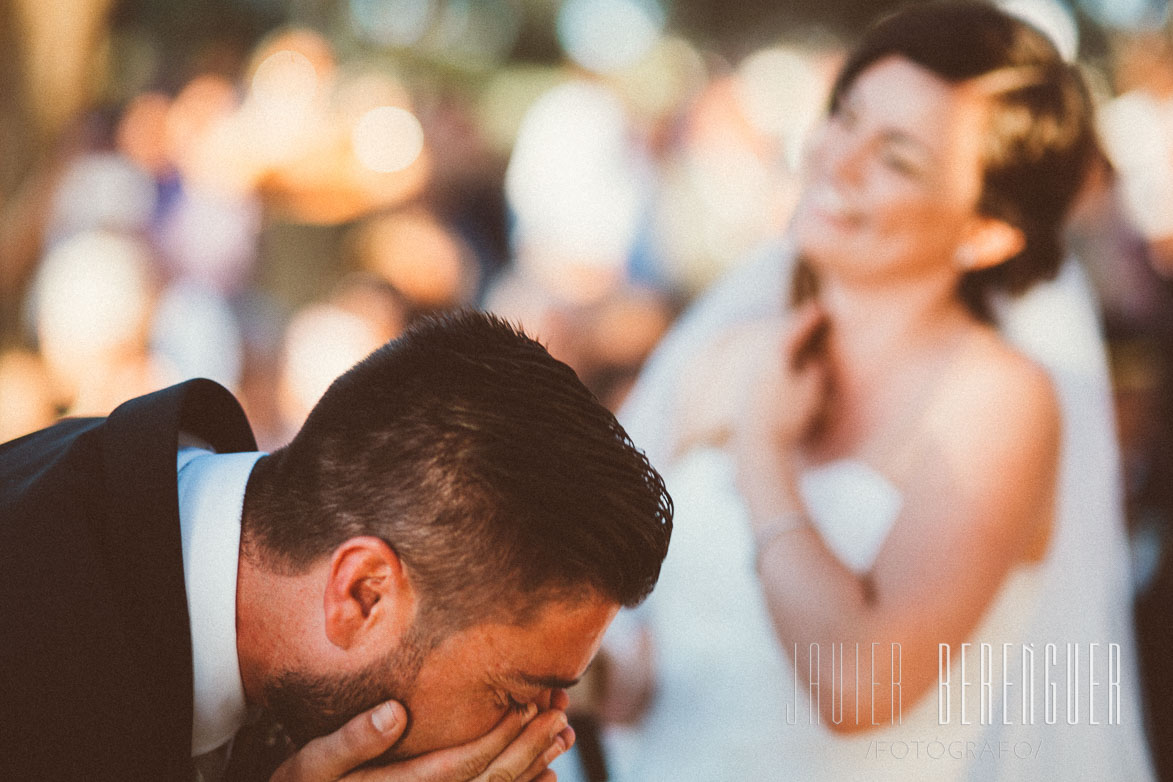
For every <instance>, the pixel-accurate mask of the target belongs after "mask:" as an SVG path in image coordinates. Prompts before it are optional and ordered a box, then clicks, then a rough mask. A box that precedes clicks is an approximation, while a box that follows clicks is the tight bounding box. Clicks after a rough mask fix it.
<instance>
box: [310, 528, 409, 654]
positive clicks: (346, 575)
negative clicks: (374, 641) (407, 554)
mask: <svg viewBox="0 0 1173 782" xmlns="http://www.w3.org/2000/svg"><path fill="white" fill-rule="evenodd" d="M323 609H324V612H325V626H326V636H327V637H328V638H329V639H330V642H331V643H332V644H334V645H335V646H337V647H339V648H341V649H350V648H352V647H354V646H356V645H358V644H361V643H362V642H363V641H365V640H367V639H368V638H373V637H378V638H380V639H382V638H384V637H385V636H386V634H388V633H389V634H391V635H392V636H394V637H398V636H400V635H401V634H403V633H404V632H405V631H406V630H407V629H408V628H409V627H410V626H411V623H412V620H413V619H414V616H415V594H414V592H413V590H412V587H411V583H410V581H409V580H408V578H407V573H406V571H405V569H404V567H403V562H402V560H400V559H399V555H397V554H396V553H395V551H394V550H393V549H392V548H391V547H390V546H388V545H387V544H386V543H385V542H384V541H382V540H380V539H379V538H376V537H370V536H362V537H356V538H350V539H349V540H347V541H346V542H344V543H343V544H342V545H340V546H339V547H338V548H336V549H334V553H333V554H332V555H331V557H330V568H329V572H328V575H327V581H326V591H325V595H324V600H323Z"/></svg>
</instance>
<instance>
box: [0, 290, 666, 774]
mask: <svg viewBox="0 0 1173 782" xmlns="http://www.w3.org/2000/svg"><path fill="white" fill-rule="evenodd" d="M177 443H178V449H177ZM671 516H672V507H671V500H670V499H669V497H668V495H667V493H666V492H665V491H664V486H663V483H662V481H661V480H660V477H659V475H658V474H657V473H656V472H655V470H654V469H652V467H651V466H650V465H649V464H648V462H647V460H646V458H644V456H643V454H642V453H640V452H639V451H637V450H636V449H635V447H634V446H633V444H632V443H631V441H630V440H629V439H628V437H627V435H626V434H625V433H624V431H623V430H622V428H620V426H619V425H618V423H616V421H615V419H614V417H613V416H612V415H611V414H610V413H608V412H607V411H606V410H605V409H604V408H603V407H602V406H601V405H600V404H599V403H598V402H597V401H596V400H595V399H594V398H593V397H592V396H591V395H590V393H589V392H588V391H587V390H586V389H585V388H584V387H583V386H582V384H581V383H580V382H579V381H578V379H577V378H576V377H575V375H574V373H573V372H572V371H571V370H570V369H569V368H568V367H567V366H565V365H564V364H562V363H560V362H558V361H556V360H554V359H553V358H551V357H550V356H549V354H548V353H547V352H546V351H545V349H544V348H542V347H541V346H540V345H539V344H538V343H536V342H534V341H532V340H530V339H529V338H527V337H525V336H524V335H522V334H521V333H520V332H518V331H517V330H515V329H514V328H512V327H510V326H508V325H507V324H505V323H503V322H501V321H499V320H497V319H495V318H493V317H491V316H486V315H482V314H477V313H465V314H461V315H457V316H450V317H448V318H445V319H433V320H429V321H425V322H423V323H422V324H421V325H419V326H417V327H414V328H412V329H411V330H409V332H408V333H407V334H406V335H404V336H403V337H402V338H400V339H399V340H396V341H394V342H392V343H389V344H388V345H386V346H384V347H383V348H381V349H379V350H378V351H376V352H375V353H373V354H372V355H371V356H369V357H368V358H367V359H365V360H364V361H362V362H361V363H359V364H358V365H357V366H355V367H354V368H353V369H351V370H350V371H349V372H347V373H346V374H344V375H343V376H342V377H340V378H339V379H338V380H336V381H335V383H334V384H333V385H332V386H331V387H330V389H329V390H328V391H327V392H326V394H325V395H324V396H323V397H322V399H321V400H320V402H319V403H318V405H317V406H316V407H315V408H314V410H313V412H312V413H311V414H310V416H309V418H308V420H307V421H306V423H305V425H304V426H303V427H302V429H301V431H300V432H299V433H298V434H297V436H296V437H295V438H294V439H293V441H292V442H290V443H289V445H287V446H286V447H284V448H281V449H279V450H277V451H275V452H274V453H272V454H269V455H264V454H260V453H256V452H255V445H254V443H253V439H252V435H251V432H250V431H249V428H248V424H247V421H246V420H245V418H244V415H243V413H242V412H241V410H240V408H239V406H238V405H237V404H236V402H235V400H234V399H232V397H231V396H230V395H229V394H228V393H227V392H226V391H224V390H223V389H222V388H220V387H219V386H216V385H215V384H213V383H211V382H209V381H190V382H188V383H184V384H181V385H179V386H175V387H172V388H170V389H166V390H164V391H160V392H157V393H156V394H151V395H149V396H146V397H141V398H139V399H135V400H132V401H130V402H128V403H126V404H125V405H123V406H122V407H120V408H119V409H117V410H115V411H114V412H113V413H112V414H111V415H110V417H109V418H107V419H78V420H67V421H63V422H61V423H59V424H57V425H56V426H53V427H51V428H49V429H46V430H43V431H41V432H38V433H35V434H32V435H29V436H27V437H25V438H21V439H20V440H15V441H13V442H11V443H9V444H7V445H4V446H0V552H2V553H0V557H2V562H0V613H2V614H3V615H4V616H5V619H6V621H5V628H6V629H5V632H4V633H2V634H0V664H2V668H0V692H2V693H3V697H2V699H0V736H2V737H3V743H4V744H5V745H6V749H5V751H4V752H0V778H5V779H16V778H20V779H120V780H130V779H144V780H147V779H149V780H160V779H190V778H193V774H194V775H196V776H198V777H199V778H202V779H215V778H221V777H222V776H223V767H224V763H225V760H226V756H227V755H228V752H227V748H228V746H229V745H230V744H231V742H232V739H233V736H234V734H236V732H237V730H238V729H239V728H240V727H241V726H242V725H244V724H245V723H246V722H247V721H248V720H247V717H248V715H249V713H250V712H255V711H258V710H264V711H265V712H267V713H268V714H269V715H270V716H271V717H272V718H273V719H275V720H276V721H277V722H278V723H279V724H280V725H281V726H282V727H283V729H284V731H285V733H286V734H287V735H288V736H289V737H290V738H291V739H292V740H293V743H294V744H296V745H304V746H302V749H301V750H300V751H299V752H297V754H295V755H294V756H293V757H292V758H290V759H289V760H287V761H286V762H285V763H284V764H283V765H282V766H281V767H280V768H279V769H278V770H277V772H276V774H275V775H274V777H273V778H274V779H281V780H289V781H292V780H321V779H337V778H340V777H343V776H344V775H345V774H347V773H348V772H350V771H352V770H353V769H355V768H356V767H358V766H360V765H363V764H364V763H367V762H368V761H372V760H374V761H375V763H374V764H371V766H364V768H363V770H361V771H360V772H359V773H360V774H371V773H375V774H377V775H375V776H362V778H363V779H368V778H370V779H386V780H392V781H394V780H421V781H426V780H466V779H490V778H492V779H496V778H507V779H511V780H514V779H516V780H522V781H524V780H531V779H542V780H545V779H547V778H550V777H552V774H550V772H548V771H546V770H545V769H546V766H547V765H548V763H549V762H550V761H551V760H552V759H553V758H554V757H556V756H557V754H558V753H560V752H561V751H564V750H565V749H566V748H568V747H569V746H570V744H571V743H572V742H573V731H571V730H570V729H569V728H566V721H565V715H564V713H563V712H564V709H565V707H566V696H565V693H564V692H562V688H565V687H568V686H569V685H570V684H572V683H573V682H574V681H575V680H576V679H577V678H578V677H579V676H580V675H581V674H582V673H583V671H584V670H585V668H586V667H587V665H588V663H589V662H590V660H591V658H592V657H593V655H594V653H595V651H596V650H597V648H598V645H599V642H600V640H601V637H602V634H603V631H604V630H605V629H606V627H607V625H608V624H609V622H610V621H611V619H612V618H613V617H614V615H615V613H616V612H617V611H618V609H619V608H620V607H621V606H634V605H636V604H638V603H639V602H640V601H642V600H643V598H644V597H645V596H646V595H647V594H648V592H650V591H651V589H652V587H653V585H654V584H655V582H656V579H657V577H658V575H659V570H660V564H661V562H662V560H663V558H664V556H665V554H666V553H667V547H668V540H669V537H670V534H671V527H672V522H671ZM356 715H357V716H356ZM315 737H322V738H315ZM238 754H244V753H238ZM376 759H377V760H376ZM377 764H388V765H385V766H383V767H382V768H381V769H379V770H378V771H377V772H375V771H374V770H373V768H372V767H373V766H374V765H377ZM240 765H241V764H240V763H239V762H238V758H233V759H232V762H231V763H230V765H229V772H228V776H229V777H232V776H248V774H247V773H245V772H241V771H240V770H239V768H240ZM193 769H194V770H193ZM233 769H235V770H233Z"/></svg>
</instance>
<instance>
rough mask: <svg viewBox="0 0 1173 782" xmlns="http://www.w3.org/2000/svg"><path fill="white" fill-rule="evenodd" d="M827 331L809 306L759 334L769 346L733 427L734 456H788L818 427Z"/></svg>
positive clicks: (822, 317)
mask: <svg viewBox="0 0 1173 782" xmlns="http://www.w3.org/2000/svg"><path fill="white" fill-rule="evenodd" d="M827 328H828V323H827V316H826V314H825V313H824V312H823V311H822V309H821V308H820V307H819V306H818V304H816V303H813V302H812V303H809V304H805V305H803V306H802V307H800V308H799V309H798V310H796V311H795V312H794V313H793V314H792V315H791V316H790V318H788V319H787V320H784V321H781V322H779V323H778V324H776V325H775V326H774V327H773V329H772V330H771V332H770V333H768V334H766V335H765V339H766V340H767V344H768V346H769V347H768V348H767V350H765V351H763V352H762V353H761V354H760V355H762V356H764V361H763V363H762V365H761V367H760V368H759V370H758V373H757V376H756V378H754V382H752V383H751V385H750V387H749V388H747V389H745V397H744V399H743V404H742V409H741V411H740V414H739V415H738V416H737V421H736V423H735V425H734V445H735V448H736V449H737V450H738V451H744V450H746V449H749V450H753V451H761V450H763V449H765V450H768V451H771V452H775V453H776V452H777V451H778V449H782V450H783V451H791V450H793V449H794V448H795V447H796V446H797V445H798V444H799V443H800V442H801V441H802V440H803V439H804V438H805V437H806V436H807V435H808V434H809V433H810V431H811V429H812V428H813V427H814V425H815V424H816V423H817V422H818V420H819V417H820V415H821V413H822V411H823V407H824V405H825V403H826V399H827V381H828V369H827V361H826V356H825V354H824V345H823V343H824V341H825V337H826V331H827Z"/></svg>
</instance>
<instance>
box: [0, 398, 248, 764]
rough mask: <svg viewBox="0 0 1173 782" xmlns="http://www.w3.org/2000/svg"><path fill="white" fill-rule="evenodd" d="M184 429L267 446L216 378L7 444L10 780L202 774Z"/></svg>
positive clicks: (1, 728)
mask: <svg viewBox="0 0 1173 782" xmlns="http://www.w3.org/2000/svg"><path fill="white" fill-rule="evenodd" d="M180 430H182V431H186V432H190V433H191V434H194V435H196V436H198V437H200V438H201V439H203V440H204V441H206V442H208V443H209V444H211V445H212V446H213V447H214V448H215V449H216V450H217V451H221V452H227V451H247V450H255V448H256V444H255V442H254V440H253V435H252V431H251V430H250V428H249V425H248V421H247V420H246V419H245V416H244V413H243V411H242V410H241V408H240V405H239V404H237V402H236V400H235V399H234V398H233V397H232V395H231V394H230V393H228V391H226V390H224V389H223V388H222V387H220V386H218V385H216V384H215V383H213V382H211V381H209V380H193V381H189V382H186V383H182V384H180V385H177V386H173V387H171V388H168V389H165V390H163V391H159V392H156V393H154V394H150V395H147V396H144V397H139V398H138V399H133V400H131V401H129V402H127V403H125V404H124V405H122V406H120V407H119V408H118V409H116V410H115V411H114V412H113V413H111V414H110V416H109V418H105V419H100V418H91V419H68V420H65V421H62V422H60V423H58V424H56V425H55V426H52V427H50V428H48V429H44V430H42V431H40V432H36V433H34V434H31V435H28V436H26V437H22V438H20V439H18V440H13V441H12V442H10V443H7V444H4V445H0V779H2V780H71V781H72V780H150V782H160V781H161V780H188V779H190V774H191V769H190V754H191V730H192V672H191V637H190V630H189V626H188V615H187V601H186V597H185V592H184V584H183V560H182V555H181V548H180V532H179V509H178V499H177V493H176V480H175V456H176V438H177V435H178V432H179V431H180Z"/></svg>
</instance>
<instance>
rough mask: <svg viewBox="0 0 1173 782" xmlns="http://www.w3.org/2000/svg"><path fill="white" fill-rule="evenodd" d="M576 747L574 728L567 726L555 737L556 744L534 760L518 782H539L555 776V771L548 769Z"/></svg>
mask: <svg viewBox="0 0 1173 782" xmlns="http://www.w3.org/2000/svg"><path fill="white" fill-rule="evenodd" d="M573 746H574V728H572V727H570V726H567V727H565V728H563V729H562V730H561V731H559V732H558V733H557V734H555V736H554V742H553V743H552V744H551V745H550V746H548V747H546V751H545V752H543V753H542V754H541V755H539V756H538V757H537V758H535V759H534V761H533V762H532V763H530V764H529V768H527V769H526V770H525V771H524V772H522V774H521V775H520V776H519V777H518V778H517V782H537V780H541V779H546V778H547V776H546V775H547V774H549V775H553V774H554V772H553V771H549V770H548V769H547V768H546V767H547V766H549V765H550V764H551V763H553V762H554V760H555V759H556V758H557V757H558V756H559V755H561V754H562V753H563V752H565V751H566V750H568V749H570V748H571V747H573Z"/></svg>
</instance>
